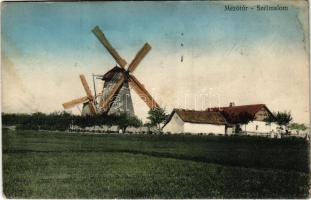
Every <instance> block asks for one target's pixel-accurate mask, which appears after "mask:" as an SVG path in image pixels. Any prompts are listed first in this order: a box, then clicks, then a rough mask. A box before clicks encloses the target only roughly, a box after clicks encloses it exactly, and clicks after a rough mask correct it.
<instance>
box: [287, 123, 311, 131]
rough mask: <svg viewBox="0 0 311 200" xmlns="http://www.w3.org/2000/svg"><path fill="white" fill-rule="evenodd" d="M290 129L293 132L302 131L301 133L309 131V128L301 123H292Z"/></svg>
mask: <svg viewBox="0 0 311 200" xmlns="http://www.w3.org/2000/svg"><path fill="white" fill-rule="evenodd" d="M288 128H289V129H292V130H300V131H305V130H307V128H308V127H307V126H306V125H304V124H299V123H291V124H290V125H289V126H288Z"/></svg>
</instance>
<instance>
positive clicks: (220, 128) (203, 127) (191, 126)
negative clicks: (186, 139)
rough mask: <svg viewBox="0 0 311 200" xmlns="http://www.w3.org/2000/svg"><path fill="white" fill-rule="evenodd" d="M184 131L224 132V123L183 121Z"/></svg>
mask: <svg viewBox="0 0 311 200" xmlns="http://www.w3.org/2000/svg"><path fill="white" fill-rule="evenodd" d="M184 132H185V133H194V134H195V133H207V134H208V133H214V134H225V125H214V124H195V123H188V122H185V123H184Z"/></svg>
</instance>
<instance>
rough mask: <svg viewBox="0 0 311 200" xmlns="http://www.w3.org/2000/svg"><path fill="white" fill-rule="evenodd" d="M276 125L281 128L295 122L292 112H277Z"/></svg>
mask: <svg viewBox="0 0 311 200" xmlns="http://www.w3.org/2000/svg"><path fill="white" fill-rule="evenodd" d="M275 118H276V123H277V124H278V125H280V126H288V124H289V123H290V122H291V121H292V120H293V118H292V115H291V113H290V112H286V111H284V112H277V114H276V115H275Z"/></svg>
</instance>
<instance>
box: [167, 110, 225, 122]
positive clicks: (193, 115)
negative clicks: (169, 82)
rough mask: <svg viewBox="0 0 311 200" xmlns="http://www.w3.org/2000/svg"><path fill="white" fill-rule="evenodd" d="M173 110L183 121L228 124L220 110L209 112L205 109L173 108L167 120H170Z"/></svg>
mask: <svg viewBox="0 0 311 200" xmlns="http://www.w3.org/2000/svg"><path fill="white" fill-rule="evenodd" d="M175 112H176V113H177V114H178V116H179V117H180V118H181V119H182V120H183V121H184V122H190V123H198V124H215V125H229V123H228V122H227V120H226V119H225V117H224V116H223V115H222V114H221V113H220V112H210V111H206V110H203V111H196V110H184V109H174V110H173V112H172V113H171V115H170V117H169V119H168V120H167V122H169V121H170V120H171V118H172V116H173V115H174V113H175Z"/></svg>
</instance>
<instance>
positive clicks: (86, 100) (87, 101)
mask: <svg viewBox="0 0 311 200" xmlns="http://www.w3.org/2000/svg"><path fill="white" fill-rule="evenodd" d="M80 80H81V83H82V86H83V88H84V91H85V93H86V96H84V97H80V98H78V99H74V100H71V101H69V102H66V103H63V107H64V108H65V109H69V108H72V107H74V106H76V105H78V104H81V103H83V105H84V106H83V107H86V106H87V107H88V109H89V111H88V112H89V113H92V114H96V113H97V109H96V106H95V105H96V98H97V97H98V96H100V95H101V93H99V94H98V95H96V94H95V96H93V95H92V92H91V89H90V87H89V85H88V83H87V81H86V79H85V76H84V75H83V74H80Z"/></svg>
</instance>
